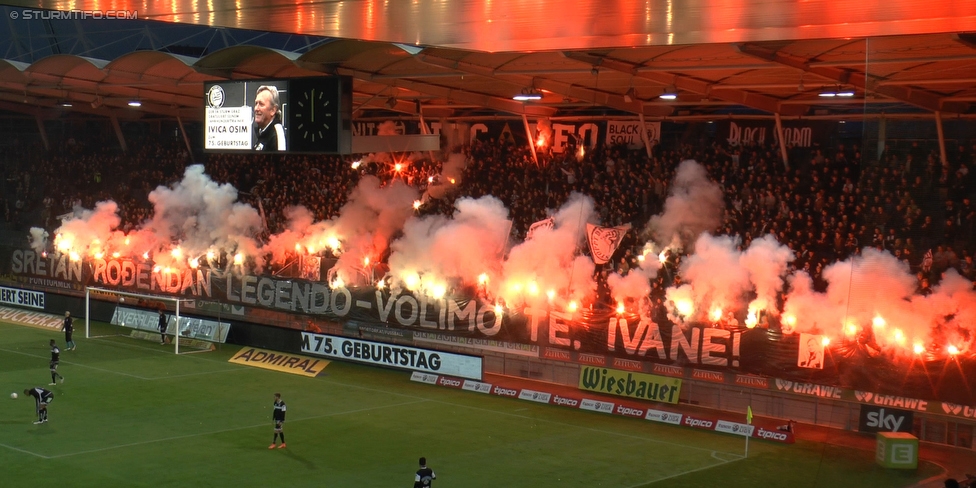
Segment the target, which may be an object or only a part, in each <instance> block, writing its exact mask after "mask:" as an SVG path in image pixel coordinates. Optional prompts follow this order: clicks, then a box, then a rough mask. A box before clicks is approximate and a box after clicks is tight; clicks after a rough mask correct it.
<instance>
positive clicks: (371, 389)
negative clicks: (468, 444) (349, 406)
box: [322, 380, 732, 454]
mask: <svg viewBox="0 0 976 488" xmlns="http://www.w3.org/2000/svg"><path fill="white" fill-rule="evenodd" d="M322 381H324V382H326V383H330V384H333V385H339V386H345V387H348V388H356V389H360V390H366V391H375V392H380V393H387V394H390V395H396V396H402V397H406V398H416V399H421V400H427V401H430V402H434V403H441V404H444V405H451V406H454V407H463V408H470V409H473V410H479V411H482V412H490V413H494V414H498V415H506V416H509V417H517V418H521V419H526V420H534V421H537V422H546V423H549V424H555V425H562V426H565V427H573V428H576V429H584V430H589V431H592V432H598V433H601V434H607V435H615V436H619V437H630V438H634V439H640V440H644V441H647V442H653V443H656V444H664V445H668V446H675V447H683V448H686V449H694V450H697V451H705V452H710V453H716V452H721V453H723V454H732V453H725V452H724V451H715V450H713V449H706V448H704V447H697V446H688V445H685V444H678V443H674V442H668V441H662V440H658V439H651V438H647V437H641V436H635V435H630V434H624V433H622V432H613V431H609V430H602V429H594V428H590V427H580V426H579V425H575V424H570V423H566V422H559V421H557V420H549V419H546V418H535V417H529V416H527V415H518V414H516V413H509V412H502V411H498V410H491V409H488V408H481V407H474V406H471V405H464V404H461V403H452V402H445V401H443V400H434V399H431V398H426V397H421V396H416V395H409V394H406V393H396V392H392V391H387V390H380V389H378V388H370V387H368V386H359V385H350V384H347V383H342V382H338V381H330V380H322ZM611 418H613V417H611ZM620 418H622V417H620Z"/></svg>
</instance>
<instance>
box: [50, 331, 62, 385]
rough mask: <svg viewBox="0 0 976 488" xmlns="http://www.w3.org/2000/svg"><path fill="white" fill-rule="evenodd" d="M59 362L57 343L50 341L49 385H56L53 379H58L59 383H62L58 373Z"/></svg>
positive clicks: (59, 354) (59, 352)
mask: <svg viewBox="0 0 976 488" xmlns="http://www.w3.org/2000/svg"><path fill="white" fill-rule="evenodd" d="M59 362H61V349H58V345H57V343H55V342H54V339H51V384H52V385H56V384H57V383H55V382H54V380H55V379H58V378H60V379H61V383H64V376H61V374H60V373H58V363H59Z"/></svg>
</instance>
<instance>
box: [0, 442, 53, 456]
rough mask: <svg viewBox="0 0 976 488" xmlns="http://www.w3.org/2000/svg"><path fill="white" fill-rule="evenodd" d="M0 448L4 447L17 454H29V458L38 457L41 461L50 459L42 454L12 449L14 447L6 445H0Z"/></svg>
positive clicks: (16, 448)
mask: <svg viewBox="0 0 976 488" xmlns="http://www.w3.org/2000/svg"><path fill="white" fill-rule="evenodd" d="M0 447H6V448H7V449H10V450H11V451H17V452H22V453H24V454H30V455H31V456H35V457H39V458H41V459H51V457H50V456H45V455H43V454H38V453H36V452H30V451H28V450H26V449H20V448H18V447H14V446H8V445H6V444H0Z"/></svg>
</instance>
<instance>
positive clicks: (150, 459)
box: [0, 324, 939, 488]
mask: <svg viewBox="0 0 976 488" xmlns="http://www.w3.org/2000/svg"><path fill="white" fill-rule="evenodd" d="M78 335H81V336H83V335H84V334H77V333H76V336H78ZM49 339H57V341H58V344H59V345H60V346H61V347H63V346H64V337H63V336H62V335H61V334H60V333H57V332H55V331H48V330H42V329H34V328H28V327H20V326H13V325H7V324H0V392H3V396H2V397H0V473H2V482H0V485H2V486H4V487H14V486H31V487H36V486H43V485H52V486H97V487H111V486H152V487H158V486H181V487H183V486H274V487H294V486H316V487H356V488H361V487H406V486H412V483H413V476H414V471H416V469H417V459H418V458H419V457H420V456H426V457H427V459H428V461H429V463H428V464H429V465H430V467H431V468H433V469H434V472H435V473H436V474H437V481H436V482H435V483H434V485H435V486H437V487H448V486H452V487H463V488H477V487H486V488H487V487H490V488H496V487H499V486H505V487H536V488H545V487H557V486H558V487H588V488H590V487H596V486H601V487H624V488H637V487H709V486H721V487H733V488H735V487H750V488H752V487H756V486H789V487H815V486H822V487H847V486H850V487H863V486H886V487H899V486H909V485H911V484H913V483H914V482H916V481H918V480H920V479H924V478H927V477H930V476H933V475H937V474H938V473H939V468H938V467H936V466H934V465H932V464H928V463H921V464H920V466H919V469H918V470H917V471H910V472H903V471H892V470H885V469H883V468H880V467H878V466H876V465H875V464H874V460H873V453H872V452H867V451H863V450H854V449H849V448H844V447H838V446H833V445H826V444H818V443H811V442H803V441H800V442H798V443H797V444H795V445H780V444H774V443H769V442H762V441H753V442H751V443H750V446H749V457H748V458H745V457H744V456H743V454H744V443H743V439H742V438H741V437H735V436H727V435H722V434H716V433H709V432H699V431H695V430H692V429H687V428H682V427H674V426H669V425H662V424H655V423H652V422H647V421H643V420H634V419H628V418H623V417H616V416H610V415H605V414H599V413H592V412H585V411H580V410H573V409H568V408H563V407H555V406H548V405H540V404H535V403H532V402H525V401H519V400H514V399H506V398H499V397H493V396H488V395H483V394H478V393H470V392H465V391H461V390H452V389H448V388H442V387H436V386H429V385H425V384H420V383H412V382H410V381H409V377H410V374H409V373H407V372H401V371H390V370H384V369H377V368H372V367H367V366H360V365H355V364H348V363H338V362H333V363H331V364H330V365H329V366H328V367H326V368H325V370H324V372H323V374H322V375H320V376H319V377H317V378H306V377H301V376H296V375H291V374H286V373H279V372H274V371H267V370H261V369H255V368H251V367H246V366H239V365H236V364H232V363H228V362H227V359H228V358H229V357H230V356H231V355H232V354H233V353H234V352H236V351H237V350H239V347H235V346H231V345H224V346H222V347H221V348H220V349H218V350H217V351H213V352H207V353H198V354H190V355H180V356H177V355H175V354H173V353H172V346H161V345H158V344H155V343H152V342H146V341H140V340H136V339H131V338H124V337H109V338H99V339H84V338H83V337H82V338H80V339H77V340H76V342H77V343H78V349H77V350H76V351H67V352H62V354H61V366H60V369H59V371H60V372H61V373H62V374H63V375H64V376H65V378H66V381H65V382H64V384H59V385H57V386H47V384H48V383H50V374H49V373H48V367H47V366H48V358H49V347H48V345H47V343H48V340H49ZM33 386H43V387H45V388H49V389H51V390H53V391H54V392H55V395H56V397H55V400H54V401H53V402H52V403H51V406H50V408H49V411H50V421H49V422H48V423H46V424H42V425H33V423H32V422H33V421H34V420H35V415H34V402H33V399H32V398H24V395H23V390H24V388H28V387H33ZM11 392H18V393H19V395H20V398H18V399H16V400H14V399H10V398H8V397H9V395H10V393H11ZM274 392H281V394H282V399H283V400H284V401H285V402H287V405H288V418H287V422H286V424H285V433H286V436H287V441H288V447H287V448H286V449H275V450H273V451H271V450H269V449H268V445H269V444H270V443H271V440H272V424H271V407H272V402H273V398H272V395H273V393H274Z"/></svg>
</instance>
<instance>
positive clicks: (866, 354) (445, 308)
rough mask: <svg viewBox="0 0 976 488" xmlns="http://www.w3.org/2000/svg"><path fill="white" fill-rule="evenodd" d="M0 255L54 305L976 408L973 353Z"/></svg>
mask: <svg viewBox="0 0 976 488" xmlns="http://www.w3.org/2000/svg"><path fill="white" fill-rule="evenodd" d="M6 257H9V259H2V258H6ZM0 262H3V263H4V264H6V265H7V267H6V268H5V269H4V270H3V272H4V275H5V277H6V279H8V280H9V279H11V278H12V279H13V280H15V282H17V283H20V284H22V285H24V287H25V288H32V289H41V290H44V291H47V292H52V298H50V299H49V300H47V301H54V298H53V296H54V295H53V294H54V293H57V292H58V291H59V290H63V289H65V288H69V289H73V290H83V289H84V287H85V286H95V287H102V288H108V289H117V290H120V291H130V292H136V293H144V294H150V295H151V294H161V295H167V296H172V297H180V298H193V299H197V300H198V301H203V302H207V303H210V304H213V303H219V304H223V305H222V307H223V306H226V307H228V310H231V311H234V310H242V309H243V308H245V307H246V308H249V309H251V310H260V311H263V312H262V313H271V314H273V313H280V314H286V315H291V316H295V318H296V319H298V320H296V322H302V321H304V320H306V319H308V318H312V317H314V318H318V319H326V320H332V321H335V322H338V323H342V324H344V327H346V328H348V329H349V330H355V331H357V333H358V334H360V335H361V336H362V335H363V334H366V335H369V336H370V337H374V338H383V339H384V340H389V339H394V340H401V339H402V340H403V341H411V340H413V341H417V340H420V341H423V342H430V343H442V344H448V345H451V344H453V345H467V346H468V347H475V348H479V347H484V348H485V350H493V351H503V352H512V353H515V354H519V355H523V356H532V357H542V358H547V359H552V360H560V361H574V362H579V363H582V364H590V365H600V366H603V365H607V366H609V365H610V363H612V364H613V366H615V367H619V368H622V369H631V370H640V369H641V368H642V367H643V366H642V365H643V364H654V365H655V368H656V367H657V366H660V365H669V367H670V366H691V367H695V368H698V369H699V370H708V369H710V370H718V371H732V372H736V373H752V374H755V375H760V376H765V377H772V378H777V382H779V381H780V380H783V381H784V383H783V384H784V385H786V384H787V383H789V384H790V385H792V384H797V385H801V384H814V385H824V386H831V387H843V388H848V389H852V390H860V391H873V392H877V393H881V394H889V395H900V396H906V397H914V398H921V399H926V398H934V399H939V400H942V401H946V402H953V403H954V404H959V405H971V404H973V402H974V399H976V395H974V394H973V393H972V392H974V391H976V381H973V382H972V383H973V384H971V380H970V378H976V361H973V360H971V359H970V358H968V357H962V356H959V357H958V358H957V359H956V360H954V361H952V362H944V361H942V360H939V359H938V358H935V359H933V360H931V361H927V362H926V363H925V367H922V368H920V367H918V363H917V362H912V361H910V360H904V358H899V357H895V356H889V355H886V354H880V353H879V352H878V350H877V349H872V348H871V347H867V346H866V345H865V344H862V343H860V342H858V341H837V342H836V343H834V344H832V345H831V347H830V348H829V349H828V350H827V351H826V354H825V355H824V358H823V369H809V368H799V367H798V366H797V355H798V353H799V348H800V344H799V341H800V338H799V336H798V335H796V334H783V333H781V332H780V331H778V330H771V329H764V328H755V329H745V328H737V329H726V328H718V327H712V326H710V324H684V325H678V324H674V323H672V322H670V320H669V319H668V318H667V314H666V313H663V311H661V310H651V311H649V312H648V313H649V314H650V315H649V316H648V315H641V314H638V313H633V312H631V311H625V312H624V313H618V312H617V311H616V310H612V309H599V308H597V309H593V310H589V309H581V310H578V311H575V312H569V311H566V310H558V309H556V308H553V307H541V308H533V307H531V306H526V307H520V308H505V309H500V310H498V311H496V308H495V307H496V304H495V303H493V302H489V301H486V300H485V299H483V298H481V297H477V296H471V295H469V294H466V293H465V292H464V291H455V292H453V293H454V294H452V293H451V292H449V293H448V294H447V295H446V296H445V297H443V298H433V297H429V296H426V295H423V294H420V293H412V292H408V291H404V292H399V293H393V292H390V291H389V290H386V289H376V288H371V287H359V288H345V287H339V288H334V289H333V288H330V287H329V285H328V284H326V283H323V282H316V281H308V280H302V279H295V278H283V277H276V276H271V275H249V274H240V273H239V272H236V271H232V270H221V269H216V268H206V267H201V268H199V269H189V268H187V269H180V270H177V269H172V270H171V269H166V268H163V269H160V268H158V267H156V266H154V265H153V263H151V262H148V261H142V260H138V259H136V260H134V259H129V258H117V259H89V260H85V261H72V260H71V259H70V258H69V257H68V256H66V255H61V254H57V253H51V254H47V255H41V254H38V253H35V252H34V251H31V250H20V249H18V250H12V251H10V253H9V254H6V253H5V255H4V256H2V257H0ZM8 263H9V264H8ZM234 269H239V268H236V267H235V268H234ZM251 313H253V312H251ZM302 316H304V317H305V319H301V317H302ZM608 358H611V359H612V361H610V360H608ZM654 372H656V371H654ZM777 385H779V383H777ZM784 388H787V389H790V387H789V386H784ZM889 423H890V422H889Z"/></svg>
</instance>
